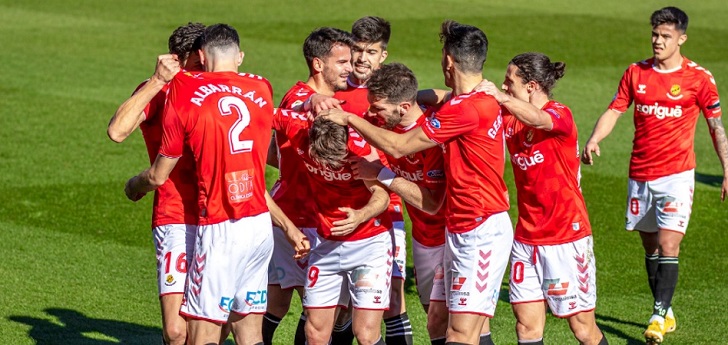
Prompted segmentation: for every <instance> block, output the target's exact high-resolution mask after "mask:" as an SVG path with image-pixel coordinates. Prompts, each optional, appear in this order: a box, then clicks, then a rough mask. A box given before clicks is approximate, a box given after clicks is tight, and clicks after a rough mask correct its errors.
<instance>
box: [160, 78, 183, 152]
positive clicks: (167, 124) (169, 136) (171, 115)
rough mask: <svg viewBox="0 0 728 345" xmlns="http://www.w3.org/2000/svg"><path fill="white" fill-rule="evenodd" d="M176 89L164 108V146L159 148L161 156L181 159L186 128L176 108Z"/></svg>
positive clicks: (171, 93) (171, 92) (172, 91)
mask: <svg viewBox="0 0 728 345" xmlns="http://www.w3.org/2000/svg"><path fill="white" fill-rule="evenodd" d="M173 95H174V89H172V90H170V98H169V100H168V101H167V105H166V106H165V108H164V114H163V115H162V116H163V117H164V119H163V121H164V122H163V124H164V125H163V126H162V146H161V147H160V148H159V154H161V155H162V156H165V157H169V158H179V157H181V156H182V150H183V147H184V140H185V127H184V123H183V122H182V119H181V118H180V116H179V113H178V112H177V109H176V108H175V103H176V102H175V100H174V97H173Z"/></svg>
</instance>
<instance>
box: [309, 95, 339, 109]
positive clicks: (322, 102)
mask: <svg viewBox="0 0 728 345" xmlns="http://www.w3.org/2000/svg"><path fill="white" fill-rule="evenodd" d="M308 100H309V102H310V108H309V109H307V110H311V111H312V112H314V114H319V113H320V112H322V111H324V110H328V109H341V105H342V104H344V101H342V100H339V99H336V98H334V97H331V96H324V95H320V94H318V93H316V94H313V95H312V96H311V97H310V98H309V99H308Z"/></svg>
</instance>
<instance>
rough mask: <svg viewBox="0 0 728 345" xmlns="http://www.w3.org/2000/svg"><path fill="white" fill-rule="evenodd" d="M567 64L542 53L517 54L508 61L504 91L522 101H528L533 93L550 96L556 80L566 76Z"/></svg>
mask: <svg viewBox="0 0 728 345" xmlns="http://www.w3.org/2000/svg"><path fill="white" fill-rule="evenodd" d="M565 69H566V64H565V63H563V62H551V59H549V57H548V56H546V55H544V54H541V53H524V54H519V55H516V57H514V58H513V59H511V62H510V63H508V70H507V71H506V78H505V80H504V81H503V91H505V92H506V93H507V94H509V95H511V96H513V97H516V98H518V99H520V100H522V101H525V102H528V101H529V99H530V96H531V94H533V93H536V92H543V93H544V94H545V95H547V96H548V97H549V98H550V97H551V90H553V88H554V86H555V85H556V81H557V80H559V79H561V78H562V77H563V76H564V72H565Z"/></svg>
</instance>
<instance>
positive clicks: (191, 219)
mask: <svg viewBox="0 0 728 345" xmlns="http://www.w3.org/2000/svg"><path fill="white" fill-rule="evenodd" d="M147 82H148V80H147V81H145V82H143V83H141V84H139V86H137V88H136V90H135V91H134V93H136V92H137V91H139V89H141V88H142V86H144V85H145V84H146V83H147ZM168 86H169V84H167V85H165V86H164V87H163V88H162V90H161V91H159V92H158V93H157V94H156V95H155V96H154V98H152V100H151V101H150V102H149V103H148V104H147V105H146V106H145V107H144V116H145V118H144V121H142V123H141V124H140V125H139V129H141V131H142V135H143V136H144V143H145V144H146V146H147V153H148V154H149V164H152V163H154V160H155V159H157V153H159V147H160V146H161V145H162V113H163V111H164V102H165V100H166V99H167V89H168V88H169V87H168ZM197 219H198V212H197V177H196V176H195V161H194V159H193V158H192V152H190V150H189V149H187V150H185V151H184V152H183V154H182V157H180V159H179V161H178V162H177V165H176V166H175V167H174V169H173V170H172V173H170V174H169V179H168V180H167V181H166V182H164V184H162V185H161V186H160V187H159V188H157V190H156V191H154V203H153V204H152V227H157V226H162V225H168V224H197Z"/></svg>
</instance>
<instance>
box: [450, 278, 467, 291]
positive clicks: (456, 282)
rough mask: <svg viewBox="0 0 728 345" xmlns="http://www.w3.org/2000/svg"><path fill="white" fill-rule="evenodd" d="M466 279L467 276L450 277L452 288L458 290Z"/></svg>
mask: <svg viewBox="0 0 728 345" xmlns="http://www.w3.org/2000/svg"><path fill="white" fill-rule="evenodd" d="M466 280H467V278H465V277H458V276H453V277H452V290H454V291H460V289H462V288H463V285H464V284H465V281H466Z"/></svg>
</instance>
